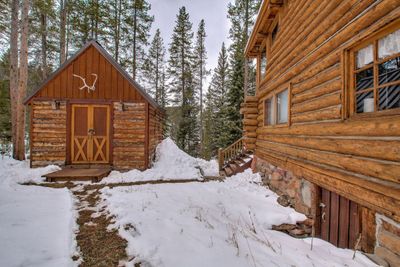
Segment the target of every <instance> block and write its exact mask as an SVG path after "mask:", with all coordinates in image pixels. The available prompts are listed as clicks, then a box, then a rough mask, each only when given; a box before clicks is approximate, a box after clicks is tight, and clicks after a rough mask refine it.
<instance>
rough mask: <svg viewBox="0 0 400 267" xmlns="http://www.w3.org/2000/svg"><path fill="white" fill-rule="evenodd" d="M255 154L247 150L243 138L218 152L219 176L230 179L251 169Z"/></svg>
mask: <svg viewBox="0 0 400 267" xmlns="http://www.w3.org/2000/svg"><path fill="white" fill-rule="evenodd" d="M252 160H253V153H252V151H249V150H247V149H246V148H245V146H244V142H243V138H240V139H239V140H237V141H236V142H235V143H233V144H231V145H230V146H228V147H227V148H225V149H219V151H218V164H219V175H220V176H225V177H229V176H232V175H235V174H237V173H240V172H243V171H244V170H246V169H247V168H250V166H251V162H252Z"/></svg>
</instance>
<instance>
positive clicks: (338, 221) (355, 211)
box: [319, 188, 361, 248]
mask: <svg viewBox="0 0 400 267" xmlns="http://www.w3.org/2000/svg"><path fill="white" fill-rule="evenodd" d="M319 208H320V209H321V212H320V237H321V238H322V239H324V240H326V241H328V242H330V243H332V244H333V245H335V246H338V247H340V248H354V246H355V244H356V242H357V239H358V237H359V235H360V232H361V229H360V215H359V214H360V213H359V210H360V207H359V205H358V204H357V203H355V202H353V201H351V200H349V199H347V198H345V197H342V196H340V195H338V194H336V193H334V192H330V191H328V190H326V189H323V188H322V189H321V201H320V204H319Z"/></svg>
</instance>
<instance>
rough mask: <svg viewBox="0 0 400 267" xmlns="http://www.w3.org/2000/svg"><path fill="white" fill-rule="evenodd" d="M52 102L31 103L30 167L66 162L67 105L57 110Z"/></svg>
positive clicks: (61, 104)
mask: <svg viewBox="0 0 400 267" xmlns="http://www.w3.org/2000/svg"><path fill="white" fill-rule="evenodd" d="M52 103H53V102H52V101H33V103H32V106H31V127H30V142H31V144H30V149H31V166H32V167H43V166H47V165H49V164H56V165H64V164H65V160H66V143H67V140H66V136H67V127H66V124H67V123H66V121H67V105H66V102H60V106H59V109H54V108H53V107H52Z"/></svg>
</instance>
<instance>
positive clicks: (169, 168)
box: [101, 138, 218, 184]
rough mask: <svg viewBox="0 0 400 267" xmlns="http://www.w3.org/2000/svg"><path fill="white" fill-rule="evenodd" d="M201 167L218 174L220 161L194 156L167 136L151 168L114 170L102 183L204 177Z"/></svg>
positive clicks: (158, 147)
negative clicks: (125, 170) (143, 169)
mask: <svg viewBox="0 0 400 267" xmlns="http://www.w3.org/2000/svg"><path fill="white" fill-rule="evenodd" d="M200 169H202V171H203V172H204V175H205V176H217V175H218V163H217V161H216V160H212V161H206V160H203V159H198V158H193V157H191V156H189V155H188V154H186V153H185V152H184V151H182V150H180V149H179V148H178V146H177V145H176V144H175V143H174V142H173V141H172V140H171V139H170V138H166V139H165V140H163V141H162V142H161V143H160V144H159V145H158V146H157V150H156V160H155V162H154V165H153V167H152V168H151V169H148V170H146V171H143V172H142V171H139V170H131V171H129V172H123V173H121V172H119V171H113V172H111V173H110V175H109V176H108V177H106V178H104V179H103V180H102V181H101V183H103V184H108V183H126V182H137V181H150V180H172V179H174V180H179V179H198V180H201V179H202V174H201V171H200Z"/></svg>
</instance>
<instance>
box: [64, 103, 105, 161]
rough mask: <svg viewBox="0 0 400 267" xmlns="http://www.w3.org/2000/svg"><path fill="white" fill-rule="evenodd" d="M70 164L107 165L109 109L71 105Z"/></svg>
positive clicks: (99, 106) (101, 106)
mask: <svg viewBox="0 0 400 267" xmlns="http://www.w3.org/2000/svg"><path fill="white" fill-rule="evenodd" d="M71 119H72V122H71V163H73V164H91V163H109V154H110V151H109V149H110V148H109V147H110V146H109V142H110V140H109V135H110V107H109V106H106V105H81V104H79V105H72V116H71Z"/></svg>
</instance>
